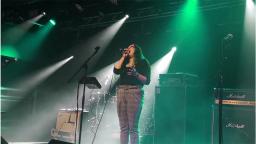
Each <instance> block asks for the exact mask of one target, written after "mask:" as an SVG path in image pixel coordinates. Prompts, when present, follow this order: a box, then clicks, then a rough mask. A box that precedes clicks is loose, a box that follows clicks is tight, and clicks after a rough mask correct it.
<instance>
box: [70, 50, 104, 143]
mask: <svg viewBox="0 0 256 144" xmlns="http://www.w3.org/2000/svg"><path fill="white" fill-rule="evenodd" d="M99 49H100V47H99V46H97V47H96V48H95V51H94V53H93V54H92V55H91V56H89V57H88V58H87V59H86V60H85V61H84V62H83V64H82V65H81V66H80V68H79V69H78V70H77V71H76V72H75V73H74V74H73V75H72V77H71V78H70V79H69V80H68V83H70V82H71V81H72V79H73V78H74V77H75V76H76V75H77V74H78V73H79V72H80V71H81V70H82V69H84V70H85V73H84V76H83V77H82V78H81V79H80V80H79V82H78V88H77V108H76V129H75V143H76V132H77V122H78V97H79V86H80V84H81V81H82V80H83V78H86V77H87V70H88V63H89V61H90V60H91V59H92V58H93V57H94V56H95V55H96V54H97V52H98V51H99ZM84 102H85V84H84V87H83V96H82V110H81V115H80V123H79V144H80V143H81V134H82V124H83V123H82V122H83V112H84Z"/></svg>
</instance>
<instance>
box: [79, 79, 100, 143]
mask: <svg viewBox="0 0 256 144" xmlns="http://www.w3.org/2000/svg"><path fill="white" fill-rule="evenodd" d="M80 84H83V85H84V87H83V97H82V112H81V116H80V127H79V144H80V143H81V134H82V126H83V110H84V101H85V87H86V86H87V87H88V88H89V89H100V88H101V85H100V83H99V82H98V80H97V79H96V77H86V76H85V77H82V78H81V79H80V80H79V84H78V93H79V85H80ZM75 139H76V136H75Z"/></svg>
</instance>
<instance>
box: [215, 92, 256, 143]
mask: <svg viewBox="0 0 256 144" xmlns="http://www.w3.org/2000/svg"><path fill="white" fill-rule="evenodd" d="M217 90H218V89H214V96H215V99H214V102H213V103H214V105H213V107H212V138H211V139H212V140H211V143H212V144H218V139H219V133H218V132H219V130H218V128H219V127H218V126H219V120H218V119H219V114H218V112H219V106H218V105H219V97H218V91H217ZM222 105H223V106H222V142H223V144H255V137H254V136H255V129H254V128H255V106H256V104H255V92H254V90H248V89H226V88H224V89H223V99H222Z"/></svg>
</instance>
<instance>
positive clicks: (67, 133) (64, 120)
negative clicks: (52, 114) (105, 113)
mask: <svg viewBox="0 0 256 144" xmlns="http://www.w3.org/2000/svg"><path fill="white" fill-rule="evenodd" d="M83 112H88V111H83ZM80 116H81V110H79V112H78V116H77V110H76V109H61V110H60V111H59V112H58V114H57V120H56V127H55V128H53V129H52V130H51V136H52V139H53V140H60V141H65V142H70V143H75V132H76V131H78V130H77V129H76V127H78V128H80V123H79V121H78V122H77V121H76V117H77V118H78V119H80Z"/></svg>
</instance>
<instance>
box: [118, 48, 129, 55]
mask: <svg viewBox="0 0 256 144" xmlns="http://www.w3.org/2000/svg"><path fill="white" fill-rule="evenodd" d="M119 51H120V53H121V54H124V53H126V54H128V53H129V51H128V50H127V49H122V48H120V49H119Z"/></svg>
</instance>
